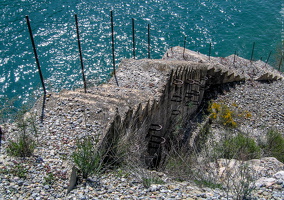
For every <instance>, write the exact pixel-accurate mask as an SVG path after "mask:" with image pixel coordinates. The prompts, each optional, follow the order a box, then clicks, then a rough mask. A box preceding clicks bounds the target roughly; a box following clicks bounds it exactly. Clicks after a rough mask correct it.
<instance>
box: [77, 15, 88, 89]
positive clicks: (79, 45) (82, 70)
mask: <svg viewBox="0 0 284 200" xmlns="http://www.w3.org/2000/svg"><path fill="white" fill-rule="evenodd" d="M75 22H76V30H77V39H78V48H79V55H80V62H81V72H82V76H83V82H84V91H85V93H87V84H86V79H85V74H84V63H83V56H82V50H81V43H80V35H79V26H78V17H77V15H76V14H75Z"/></svg>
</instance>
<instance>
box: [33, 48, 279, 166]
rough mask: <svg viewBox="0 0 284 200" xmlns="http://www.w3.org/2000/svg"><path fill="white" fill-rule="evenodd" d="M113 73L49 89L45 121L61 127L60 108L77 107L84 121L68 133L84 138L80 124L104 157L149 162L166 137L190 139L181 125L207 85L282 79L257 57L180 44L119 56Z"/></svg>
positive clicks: (65, 120)
mask: <svg viewBox="0 0 284 200" xmlns="http://www.w3.org/2000/svg"><path fill="white" fill-rule="evenodd" d="M116 76H117V80H118V84H119V86H117V85H116V81H115V79H114V77H113V78H111V79H110V80H109V82H108V83H105V84H102V85H99V86H96V87H92V88H89V89H88V90H87V93H84V91H83V90H82V89H78V90H76V91H66V90H64V91H62V92H60V93H58V94H51V96H49V97H48V98H47V101H46V103H45V104H46V105H45V108H46V109H47V113H46V115H45V116H44V118H45V119H44V120H48V118H49V117H50V116H51V115H57V116H58V120H59V121H60V122H59V123H60V124H61V125H62V126H66V127H65V130H64V131H65V132H66V129H67V130H69V129H68V126H69V125H68V124H70V123H73V122H72V119H73V117H72V115H68V116H67V117H66V116H65V115H64V116H63V114H62V112H71V111H70V110H75V109H76V110H78V109H82V112H84V113H85V114H82V115H81V117H82V118H84V120H81V122H79V123H77V125H78V127H75V128H74V126H73V127H72V126H70V127H71V128H70V131H71V130H72V132H73V133H72V134H74V135H76V136H77V137H83V136H84V135H82V134H81V132H78V133H76V131H77V130H78V129H81V128H79V126H81V127H83V129H86V132H88V134H90V135H91V136H94V137H95V136H96V137H98V138H99V140H98V141H99V147H100V148H104V149H108V152H109V155H108V158H107V159H118V158H117V157H119V154H120V152H119V151H122V150H121V149H123V150H126V151H127V153H128V154H129V156H131V157H132V158H135V159H137V162H139V163H140V164H141V165H145V166H148V167H157V166H158V165H159V163H160V161H161V160H163V156H164V155H163V149H165V148H169V146H170V144H169V142H174V143H176V144H180V143H187V144H190V145H192V144H193V143H194V141H195V139H196V138H197V135H196V134H195V135H185V134H184V129H183V128H184V127H186V126H188V123H189V121H190V119H191V117H192V116H194V114H195V113H196V112H197V110H198V107H199V106H200V105H201V103H202V100H203V97H204V94H205V93H206V92H207V91H208V90H209V89H210V88H212V87H214V86H215V85H220V84H225V83H230V82H241V81H246V80H266V81H272V80H278V79H283V76H282V75H281V74H280V73H279V72H277V71H276V70H274V69H273V68H272V67H270V66H269V65H267V64H266V63H264V62H261V61H253V62H250V61H249V60H245V59H243V58H240V57H238V56H236V55H232V56H229V57H226V58H214V57H211V58H209V57H208V56H206V55H202V54H200V53H197V52H193V51H190V50H187V49H184V48H181V47H173V48H171V49H169V50H168V51H167V52H166V53H165V55H164V56H163V58H162V59H159V60H153V59H151V60H150V59H142V60H133V59H126V60H123V61H122V62H121V63H120V65H119V67H118V70H117V71H116ZM58 105H60V109H59V108H58ZM81 105H83V106H81ZM41 106H42V105H41V102H40V101H39V102H37V105H36V106H35V109H36V110H37V111H38V112H40V111H41ZM86 111H87V112H86ZM76 113H77V112H76ZM39 114H40V113H39ZM73 114H74V113H73ZM73 124H74V123H73ZM67 125H68V126H67ZM75 126H76V124H75ZM76 128H77V129H76ZM63 134H64V133H62V135H63ZM65 134H66V133H65ZM64 137H65V138H66V137H68V135H65V136H64ZM66 140H68V138H67V139H66ZM67 143H68V142H67ZM73 144H74V143H73ZM119 146H120V147H121V146H124V147H125V148H118V147H119Z"/></svg>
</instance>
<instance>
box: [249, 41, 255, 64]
mask: <svg viewBox="0 0 284 200" xmlns="http://www.w3.org/2000/svg"><path fill="white" fill-rule="evenodd" d="M254 46H255V42H254V43H253V45H252V51H251V57H250V62H251V61H252V59H253V54H254Z"/></svg>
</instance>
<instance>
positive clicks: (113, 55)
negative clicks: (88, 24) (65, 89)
mask: <svg viewBox="0 0 284 200" xmlns="http://www.w3.org/2000/svg"><path fill="white" fill-rule="evenodd" d="M110 17H111V38H112V58H113V59H112V60H113V74H114V78H115V81H116V84H117V86H119V85H118V81H117V77H116V67H115V65H116V64H115V47H114V44H115V42H114V25H113V11H111V12H110ZM26 21H27V24H28V29H29V33H30V38H31V42H32V46H33V51H34V55H35V59H36V64H37V68H38V71H39V75H40V79H41V83H42V87H43V93H44V96H46V89H45V84H44V79H43V75H42V72H41V67H40V63H39V59H38V55H37V51H36V46H35V42H34V39H33V34H32V29H31V25H30V20H29V17H28V16H26ZM75 22H76V32H77V40H78V49H79V57H80V63H81V73H82V77H83V83H84V91H85V93H86V92H87V85H86V78H85V74H84V63H83V55H82V50H81V44H80V34H79V26H78V17H77V15H76V14H75ZM132 43H133V47H132V48H133V58H134V59H135V58H136V42H135V22H134V19H133V18H132ZM150 43H151V41H150V24H148V58H149V59H150ZM185 47H186V37H185V38H184V51H183V58H184V59H185V56H184V53H185ZM211 49H212V44H211V42H210V44H209V52H208V57H209V60H210V58H211ZM254 49H255V42H254V43H253V47H252V52H251V58H250V62H252V61H253V56H254ZM271 52H272V51H270V53H269V55H268V58H267V60H266V63H265V65H266V64H267V63H268V61H269V58H270V55H271ZM236 55H237V52H236V51H235V53H234V63H235V56H236ZM282 60H283V56H281V58H280V63H279V66H278V70H279V71H280V67H281V64H282Z"/></svg>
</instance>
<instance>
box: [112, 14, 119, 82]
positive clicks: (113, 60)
mask: <svg viewBox="0 0 284 200" xmlns="http://www.w3.org/2000/svg"><path fill="white" fill-rule="evenodd" d="M110 22H111V46H112V63H113V75H114V78H115V82H116V85H117V86H119V85H118V82H117V78H116V72H115V55H114V30H113V14H112V11H110Z"/></svg>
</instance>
